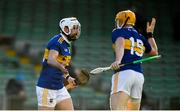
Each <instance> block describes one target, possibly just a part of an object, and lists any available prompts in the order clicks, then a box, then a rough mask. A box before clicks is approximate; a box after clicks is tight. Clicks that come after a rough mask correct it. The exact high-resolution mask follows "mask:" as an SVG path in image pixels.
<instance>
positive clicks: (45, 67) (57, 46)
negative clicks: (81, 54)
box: [36, 17, 81, 110]
mask: <svg viewBox="0 0 180 111" xmlns="http://www.w3.org/2000/svg"><path fill="white" fill-rule="evenodd" d="M59 26H60V29H61V33H60V34H58V35H55V36H54V37H52V38H51V39H50V40H49V42H48V44H47V46H46V48H45V53H44V57H43V62H42V71H41V74H40V77H39V79H38V82H37V86H36V93H37V99H38V109H41V110H53V109H55V108H56V109H57V110H73V109H74V107H73V103H72V99H71V96H70V94H69V93H68V91H67V89H66V88H65V86H64V84H63V81H64V79H66V80H67V81H68V82H69V84H72V85H74V87H76V83H75V79H74V78H72V77H71V76H70V75H69V72H68V70H67V68H66V67H67V66H69V64H70V62H71V52H70V50H69V47H70V42H71V41H75V40H76V39H78V38H79V36H80V32H81V25H80V23H79V21H78V20H77V19H76V18H75V17H69V18H64V19H62V20H61V21H60V22H59Z"/></svg>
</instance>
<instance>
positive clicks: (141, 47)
mask: <svg viewBox="0 0 180 111" xmlns="http://www.w3.org/2000/svg"><path fill="white" fill-rule="evenodd" d="M118 37H122V38H124V40H125V46H124V56H123V58H122V60H121V64H124V63H129V62H132V61H134V60H139V59H141V58H142V56H143V54H144V52H145V53H148V52H150V51H151V46H150V44H149V43H148V41H147V39H146V38H145V37H144V36H142V35H141V34H139V33H138V32H137V31H136V30H135V29H134V28H132V27H131V28H117V29H115V30H114V31H113V32H112V42H113V48H114V44H115V41H116V40H117V38H118ZM127 69H132V70H134V71H137V72H140V73H142V68H141V64H131V65H127V66H123V67H121V68H120V69H119V70H118V71H123V70H127Z"/></svg>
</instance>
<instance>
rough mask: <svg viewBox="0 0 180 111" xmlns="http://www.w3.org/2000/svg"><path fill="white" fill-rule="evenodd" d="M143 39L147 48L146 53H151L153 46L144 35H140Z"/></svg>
mask: <svg viewBox="0 0 180 111" xmlns="http://www.w3.org/2000/svg"><path fill="white" fill-rule="evenodd" d="M140 36H141V37H142V38H143V39H142V40H143V42H144V46H145V53H149V52H150V51H151V49H152V48H151V45H150V44H149V42H148V40H147V39H146V38H145V37H144V36H143V35H140Z"/></svg>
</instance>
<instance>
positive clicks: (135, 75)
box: [111, 70, 144, 99]
mask: <svg viewBox="0 0 180 111" xmlns="http://www.w3.org/2000/svg"><path fill="white" fill-rule="evenodd" d="M143 84H144V75H143V74H142V73H139V72H136V71H133V70H124V71H120V72H117V73H116V74H113V76H112V87H111V94H114V93H117V92H119V91H123V92H125V93H126V94H128V95H129V96H130V97H132V98H136V99H141V96H142V89H143Z"/></svg>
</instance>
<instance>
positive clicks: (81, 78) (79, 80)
mask: <svg viewBox="0 0 180 111" xmlns="http://www.w3.org/2000/svg"><path fill="white" fill-rule="evenodd" d="M75 75H76V77H75V79H76V80H75V81H76V84H77V85H86V84H87V83H88V81H89V79H90V75H89V72H88V71H87V70H86V69H77V70H76V71H75Z"/></svg>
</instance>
